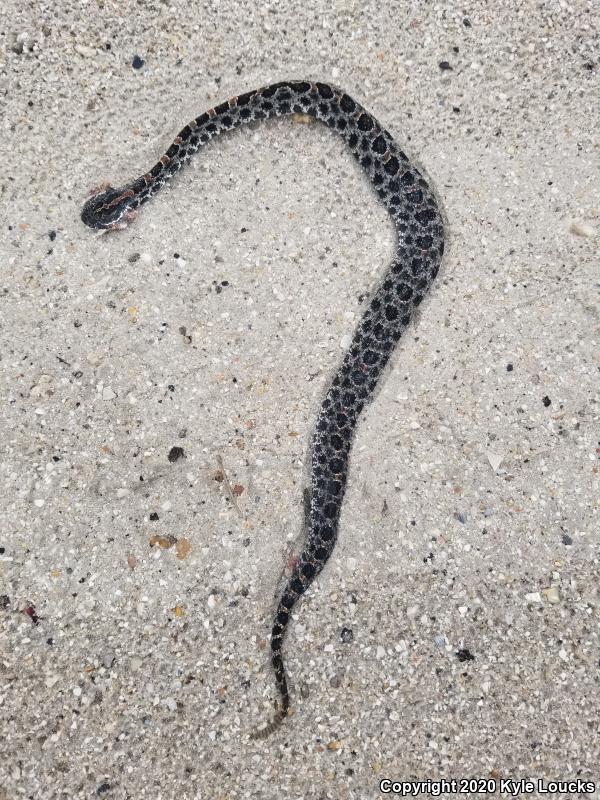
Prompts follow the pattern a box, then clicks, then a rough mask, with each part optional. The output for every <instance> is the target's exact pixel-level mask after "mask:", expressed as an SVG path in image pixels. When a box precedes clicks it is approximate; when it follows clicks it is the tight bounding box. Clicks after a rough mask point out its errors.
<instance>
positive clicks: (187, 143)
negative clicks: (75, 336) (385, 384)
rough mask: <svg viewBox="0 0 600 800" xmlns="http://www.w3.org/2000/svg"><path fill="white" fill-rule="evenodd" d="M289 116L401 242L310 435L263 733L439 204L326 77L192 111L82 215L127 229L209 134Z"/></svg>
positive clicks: (416, 298)
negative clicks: (340, 154) (310, 123)
mask: <svg viewBox="0 0 600 800" xmlns="http://www.w3.org/2000/svg"><path fill="white" fill-rule="evenodd" d="M294 113H297V114H308V115H310V116H312V117H316V118H317V119H318V120H321V121H322V122H324V123H325V124H326V125H327V126H328V127H330V128H332V129H333V130H335V131H337V133H339V134H340V135H341V136H342V138H343V139H344V141H345V142H346V144H347V145H348V147H349V148H350V151H351V152H352V154H353V155H354V157H355V158H356V159H357V161H358V162H359V163H360V165H361V166H362V168H363V170H364V171H365V173H366V175H367V176H368V178H369V180H370V181H371V183H372V184H373V186H374V188H375V190H376V192H377V194H378V195H379V198H380V199H381V201H382V203H383V205H384V206H385V207H386V209H387V210H388V211H389V213H390V215H391V218H392V220H393V223H394V226H395V228H396V232H397V245H396V252H395V255H394V258H393V260H392V263H391V264H390V265H389V267H388V269H387V271H386V273H385V275H384V276H383V280H382V281H381V283H380V285H379V287H378V288H377V289H376V291H375V292H374V294H373V295H372V297H371V299H370V302H369V304H368V306H367V308H366V311H365V312H364V314H363V316H362V318H361V320H360V323H359V325H358V327H357V329H356V331H355V333H354V336H353V338H352V341H351V344H350V347H349V349H348V350H347V352H346V353H345V355H344V357H343V360H342V363H341V366H340V367H339V369H338V370H337V372H336V374H335V376H334V378H333V381H332V383H331V385H330V387H329V389H328V391H327V394H326V396H325V399H324V400H323V403H322V405H321V408H320V411H319V415H318V418H317V422H316V428H315V432H314V435H313V439H312V455H311V458H312V472H311V486H310V507H309V510H308V533H307V538H306V542H305V544H304V548H303V550H302V552H301V554H300V556H299V558H298V561H297V563H296V565H295V567H294V569H293V572H292V575H291V576H290V578H289V580H288V582H287V585H286V587H285V589H284V591H283V594H282V596H281V598H280V600H279V604H278V607H277V611H276V615H275V620H274V622H273V628H272V632H271V660H272V664H273V669H274V672H275V678H276V682H277V687H278V690H279V696H280V703H279V707H278V710H277V713H276V716H275V718H274V720H273V721H272V722H271V723H270V724H269V725H268V726H267V727H266V728H264V729H263V730H262V731H260V732H259V735H264V734H266V733H269V732H271V731H272V730H273V729H274V728H275V726H276V725H277V724H279V723H280V722H281V721H282V720H283V718H284V717H285V716H286V715H287V714H288V711H289V708H290V697H289V692H288V686H287V681H286V673H285V668H284V662H283V654H282V645H283V638H284V635H285V632H286V628H287V625H288V622H289V619H290V613H291V610H292V608H293V606H294V604H295V603H296V602H297V601H298V598H300V597H301V596H302V595H303V594H304V592H305V591H306V590H307V589H308V587H309V586H310V584H311V583H312V582H313V580H314V579H315V577H316V576H317V575H318V574H319V573H320V572H321V570H322V569H323V567H324V566H325V564H326V563H327V560H328V558H329V556H330V555H331V553H332V551H333V548H334V546H335V542H336V538H337V531H338V523H339V518H340V512H341V508H342V500H343V497H344V491H345V487H346V478H347V473H348V461H349V455H350V448H351V445H352V438H353V433H354V429H355V427H356V424H357V421H358V418H359V416H360V414H361V412H362V410H363V408H364V407H365V406H366V405H367V403H368V402H369V401H370V400H371V398H372V396H373V392H374V390H375V387H376V385H377V382H378V380H379V378H380V376H381V373H382V371H383V369H384V367H385V365H386V363H387V361H388V359H389V357H390V354H391V353H392V351H393V349H394V347H395V345H396V343H397V341H398V339H399V338H400V336H401V334H402V333H403V331H404V330H405V329H406V327H407V326H408V324H409V322H410V320H411V317H412V314H413V312H414V311H415V309H416V308H417V306H418V305H419V303H420V302H421V301H422V299H423V297H424V295H425V293H426V292H427V291H428V289H429V287H430V285H431V283H432V281H433V279H434V278H435V276H436V274H437V272H438V269H439V266H440V263H441V259H442V254H443V250H444V230H443V223H442V217H441V214H440V211H439V208H438V204H437V202H436V199H435V196H434V194H433V192H432V190H431V189H430V187H429V185H428V184H427V182H426V180H425V178H424V177H423V176H422V175H421V173H420V172H419V170H418V169H417V168H416V167H415V166H414V165H413V164H411V163H410V162H409V160H408V158H407V156H406V155H405V154H404V153H403V152H402V150H401V149H400V147H399V146H398V145H397V144H396V143H395V142H394V140H393V139H392V137H391V135H390V134H389V133H388V132H387V131H386V130H385V129H384V128H383V127H382V126H381V125H380V124H379V123H378V122H377V120H376V119H375V118H374V117H373V116H372V115H371V114H370V113H369V112H368V111H366V110H365V109H364V108H363V107H362V106H361V105H359V103H357V102H356V100H354V99H352V98H351V97H350V96H349V95H348V94H346V93H345V92H343V91H342V90H340V89H337V88H335V87H332V86H330V85H329V84H326V83H314V82H311V81H284V82H282V83H275V84H272V85H271V86H266V87H263V88H261V89H256V90H254V91H250V92H246V93H245V94H241V95H238V96H236V97H232V98H231V99H229V100H227V101H226V102H224V103H221V104H220V105H218V106H216V107H215V108H211V109H210V110H209V111H207V112H205V113H204V114H201V115H200V116H198V117H196V118H195V119H193V120H192V121H191V122H190V123H189V124H188V125H186V126H185V127H184V128H183V129H182V130H181V131H180V133H179V134H178V136H177V137H176V138H175V140H174V141H173V143H172V144H171V146H170V147H169V149H168V150H167V151H166V153H165V154H164V155H162V156H161V158H160V159H159V161H158V162H157V163H156V164H155V166H154V167H153V168H152V169H151V170H150V171H149V172H147V173H145V174H144V175H142V176H141V177H139V178H137V179H136V180H133V181H131V182H130V183H127V184H125V185H124V186H121V187H120V188H117V189H115V188H112V187H102V188H101V189H99V190H97V192H96V193H95V194H93V196H92V197H90V199H89V200H88V201H87V202H86V203H85V205H84V207H83V210H82V213H81V218H82V220H83V222H84V223H85V224H86V225H88V226H90V227H91V228H96V229H100V230H103V229H104V230H106V229H114V228H118V227H123V226H124V225H125V224H126V223H127V222H128V221H129V220H130V219H132V217H133V212H134V211H135V209H137V208H138V207H139V206H141V205H142V203H145V202H146V201H147V200H148V199H149V198H150V197H152V195H154V194H156V192H158V191H159V190H160V189H161V188H162V187H163V186H164V185H165V184H166V183H167V182H168V180H169V179H170V178H171V177H172V176H173V175H174V174H175V173H177V172H178V171H179V170H180V169H181V168H182V167H183V166H184V165H185V164H186V162H187V161H188V160H189V159H190V158H191V156H192V155H193V154H194V153H196V152H197V151H198V150H200V149H201V148H202V146H203V145H205V144H206V143H207V142H209V141H210V140H211V139H213V138H214V137H215V136H218V135H219V134H221V133H223V132H225V131H228V130H231V129H232V128H236V127H238V126H241V125H243V124H244V123H247V122H251V121H253V120H259V119H268V118H270V117H275V116H282V115H286V114H294Z"/></svg>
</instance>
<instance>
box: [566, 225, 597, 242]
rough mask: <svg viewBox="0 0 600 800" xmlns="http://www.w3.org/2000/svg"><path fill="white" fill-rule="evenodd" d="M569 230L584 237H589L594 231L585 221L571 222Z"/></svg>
mask: <svg viewBox="0 0 600 800" xmlns="http://www.w3.org/2000/svg"><path fill="white" fill-rule="evenodd" d="M569 230H570V231H571V233H574V234H575V236H583V237H585V238H586V239H591V238H592V236H594V235H595V233H596V231H595V230H594V228H593V227H592V226H591V225H590V224H589V223H587V222H572V223H571V224H570V226H569Z"/></svg>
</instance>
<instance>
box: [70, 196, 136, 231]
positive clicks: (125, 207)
mask: <svg viewBox="0 0 600 800" xmlns="http://www.w3.org/2000/svg"><path fill="white" fill-rule="evenodd" d="M132 199H135V193H134V192H133V191H132V190H131V189H127V188H121V189H113V187H112V186H102V187H99V189H97V190H95V191H94V192H93V193H92V195H91V197H90V198H89V199H88V200H87V201H86V203H85V205H84V206H83V209H82V211H81V219H82V220H83V222H84V223H85V224H86V225H88V226H89V227H90V228H95V229H96V230H111V229H115V228H124V227H125V226H126V225H127V223H128V222H130V221H131V219H132V218H133V205H134V204H133V203H132Z"/></svg>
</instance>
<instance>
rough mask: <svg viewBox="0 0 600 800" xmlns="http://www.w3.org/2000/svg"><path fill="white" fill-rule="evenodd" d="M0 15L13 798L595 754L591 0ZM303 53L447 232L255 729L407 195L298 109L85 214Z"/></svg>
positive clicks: (2, 786)
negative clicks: (129, 215)
mask: <svg viewBox="0 0 600 800" xmlns="http://www.w3.org/2000/svg"><path fill="white" fill-rule="evenodd" d="M2 16H3V18H2V23H1V24H0V30H1V31H2V43H3V51H2V55H1V57H0V58H1V70H0V71H1V80H2V96H3V113H2V142H3V147H2V151H3V158H2V178H1V180H0V185H1V188H2V229H3V233H4V235H3V236H2V241H1V243H0V247H1V261H0V264H1V269H2V273H1V274H2V284H1V298H2V316H1V322H0V325H1V357H2V360H1V362H0V368H1V370H2V378H1V392H2V420H1V439H2V463H1V468H2V497H3V502H2V506H3V508H2V522H1V532H0V597H1V598H2V599H1V602H0V798H2V800H18V799H19V798H31V799H32V800H47V799H49V798H93V797H101V798H110V799H112V798H114V800H121V799H122V798H131V800H138V799H139V798H152V799H153V800H170V799H171V798H178V799H181V798H211V799H212V798H218V800H225V799H227V800H238V799H239V800H242V798H266V799H267V800H268V799H269V798H280V797H286V798H289V800H304V798H315V800H317V799H318V800H325V799H326V798H327V799H328V798H332V799H335V800H346V799H347V798H348V799H349V798H356V800H359V798H360V800H368V798H377V797H380V796H384V795H382V794H381V793H380V789H379V784H380V781H381V780H382V779H386V778H389V779H393V780H397V781H400V780H408V779H411V778H419V779H423V780H426V779H430V780H432V781H435V780H440V779H442V778H446V779H448V778H462V777H481V778H486V779H489V780H498V781H499V780H500V779H501V778H512V779H517V778H531V779H535V780H537V779H538V778H544V779H546V780H550V779H562V780H566V779H573V780H574V779H577V778H580V779H581V780H584V779H585V780H589V781H598V780H599V779H600V770H599V769H598V764H599V763H600V745H599V738H598V725H599V722H598V720H599V715H600V697H599V680H600V637H599V621H600V616H599V614H600V602H599V594H598V577H599V575H598V571H599V549H598V547H599V542H600V533H599V526H598V518H599V514H598V498H599V469H600V458H599V455H600V442H599V438H600V434H599V431H600V428H599V420H600V406H599V401H600V393H599V377H600V376H599V369H600V345H599V333H600V277H599V276H600V271H599V269H598V232H599V229H600V220H599V209H600V197H599V187H600V169H599V158H598V156H599V150H598V142H599V140H598V130H599V122H600V120H599V113H598V109H599V104H598V96H599V94H598V90H599V88H600V80H599V71H600V58H599V38H598V33H599V31H598V28H599V22H598V19H599V15H598V5H597V4H596V3H595V2H591V1H590V2H585V1H584V0H579V1H577V0H576V1H575V2H571V3H566V2H554V1H553V2H542V3H537V2H536V3H534V2H525V3H518V2H500V3H496V4H491V3H487V2H477V1H474V2H469V3H468V4H467V5H465V6H464V7H463V6H461V5H459V4H452V3H448V2H437V3H427V4H425V3H420V2H414V3H406V2H403V3H391V2H390V3H385V2H384V3H375V2H372V0H371V2H367V3H366V4H365V3H362V2H358V1H357V0H340V2H334V3H333V4H330V3H325V2H318V3H312V4H311V3H298V2H291V0H286V1H285V2H284V1H283V0H282V2H280V3H264V4H255V3H251V2H248V0H241V2H231V0H226V1H225V2H214V0H212V1H211V0H209V2H205V3H198V4H195V5H194V4H188V3H186V2H183V1H182V0H174V1H173V2H168V3H167V2H149V3H135V2H130V0H120V2H115V0H102V2H87V3H86V2H79V3H75V2H59V3H58V4H50V3H46V2H45V1H42V2H37V3H32V4H24V3H17V2H16V1H15V0H7V1H6V2H5V4H4V8H3V11H2ZM135 56H138V59H140V60H142V61H143V62H144V63H143V64H142V65H140V64H139V61H136V66H139V67H140V68H138V69H135V68H134V67H133V59H134V57H135ZM444 62H446V63H444ZM448 67H449V68H448ZM287 77H296V78H305V77H307V78H313V79H323V80H328V81H331V82H333V83H335V84H338V85H341V86H343V87H344V88H346V89H347V90H348V91H349V92H350V93H351V94H353V95H354V96H355V97H356V98H357V99H359V100H360V101H361V102H363V103H364V104H365V105H366V106H367V107H368V108H369V109H370V110H371V111H372V112H373V113H374V114H375V115H376V116H377V117H378V119H380V120H381V121H382V123H383V124H384V125H386V127H388V128H389V129H390V131H392V132H393V133H394V135H395V136H396V138H397V140H398V141H399V142H400V143H401V144H403V145H404V147H405V149H406V151H407V152H408V153H409V154H411V156H412V157H413V158H415V159H416V160H417V161H418V162H419V163H420V164H422V166H423V167H424V169H425V170H426V171H427V173H428V174H429V176H430V177H431V179H432V181H433V183H434V184H435V186H436V188H437V191H438V193H439V196H440V198H441V200H442V202H443V205H444V209H445V214H446V217H447V220H448V242H449V246H448V249H447V255H446V257H445V261H444V267H443V272H442V274H441V275H440V278H439V279H438V281H437V282H436V284H435V287H434V289H433V291H432V293H431V295H430V297H429V299H428V300H427V302H426V303H424V304H423V306H422V311H421V314H420V319H419V321H418V323H417V324H416V326H414V327H413V328H411V330H410V332H409V334H408V335H407V336H406V337H405V338H404V340H403V341H402V342H401V344H400V346H399V347H398V349H397V352H396V353H395V355H394V358H393V363H392V366H391V368H390V369H389V370H388V372H387V374H386V376H385V378H384V380H383V383H382V386H381V389H380V391H379V393H378V396H377V399H376V401H375V402H374V403H373V405H372V406H371V407H370V409H369V410H368V412H367V413H366V414H365V415H364V418H363V421H362V424H361V425H360V428H359V431H358V435H357V437H356V441H355V447H354V451H353V458H352V468H351V476H350V482H349V488H348V493H347V498H346V503H345V509H344V513H343V517H342V524H341V532H340V540H339V544H338V547H337V549H336V551H335V554H334V557H333V558H332V559H331V561H330V563H329V565H328V567H327V569H326V570H325V572H324V573H323V575H322V576H321V577H320V579H319V580H318V582H317V584H315V586H314V587H313V589H312V590H311V591H310V593H309V595H308V596H307V597H306V598H305V600H304V601H303V602H302V604H301V605H300V606H298V607H297V609H296V614H295V615H294V623H293V624H292V626H291V630H290V634H289V636H288V639H287V644H286V653H287V663H288V667H289V671H290V680H291V684H292V692H293V704H294V709H295V714H294V716H293V717H291V718H290V719H289V720H287V722H286V725H285V727H284V728H283V729H282V730H281V731H279V732H278V733H277V734H275V735H273V736H272V737H271V738H270V739H267V740H265V741H262V742H254V741H250V740H249V738H248V734H249V732H250V731H251V730H252V729H253V728H254V727H256V726H257V725H259V724H260V723H261V722H262V721H263V720H265V719H267V718H268V717H269V716H270V714H271V710H272V700H273V697H274V683H273V677H272V674H271V671H270V668H269V665H268V633H269V630H270V625H271V615H272V612H273V606H274V596H275V593H276V592H277V590H278V587H279V586H280V584H281V576H282V572H283V569H284V567H285V564H286V561H288V560H289V558H290V555H291V554H292V553H293V551H294V548H297V547H298V546H299V536H300V534H301V528H302V488H303V486H304V482H305V480H306V464H305V460H306V451H307V447H308V442H309V437H310V434H311V432H312V426H313V424H314V420H315V416H316V411H317V407H318V404H319V400H320V398H321V397H322V395H323V393H324V390H325V387H326V385H327V381H328V380H329V378H330V376H331V375H332V373H333V371H334V369H335V367H336V365H337V363H338V362H339V360H340V358H341V355H342V349H341V345H343V343H344V341H345V337H347V336H348V334H349V333H350V332H351V331H352V330H353V328H354V326H355V324H356V322H357V320H358V318H359V316H360V314H361V308H362V307H363V305H362V304H363V303H364V297H363V295H364V294H365V293H367V292H368V291H369V288H370V287H372V286H373V285H374V283H375V281H376V279H377V276H378V275H379V274H381V272H382V271H383V270H384V269H385V265H386V262H387V261H388V259H389V258H390V256H391V251H392V245H393V240H392V229H391V225H390V223H389V222H388V219H387V216H386V213H385V211H384V210H383V209H382V208H381V207H380V206H379V205H378V203H377V202H376V199H375V197H374V195H373V193H372V191H371V190H370V187H369V186H368V184H367V182H366V180H365V178H364V177H363V176H362V174H361V173H360V171H359V169H358V167H357V166H356V165H355V164H354V162H353V160H352V159H351V157H350V156H349V154H348V153H347V152H346V151H345V149H344V146H343V143H342V142H341V140H338V139H337V138H335V136H334V135H333V134H331V133H330V132H328V131H327V130H326V129H324V128H322V127H320V126H318V125H303V124H299V123H298V122H293V121H291V120H289V119H288V120H282V121H276V122H273V123H270V124H267V125H262V126H259V127H257V128H256V129H254V130H243V131H238V132H236V133H234V134H232V135H230V136H227V137H226V138H223V139H221V140H219V141H217V142H215V143H214V144H213V145H211V146H210V147H208V148H207V149H206V151H205V152H204V153H203V154H201V155H200V156H199V157H197V159H196V163H195V165H194V167H192V168H190V169H189V170H187V171H186V173H185V174H182V175H181V176H180V177H179V179H178V180H177V181H176V183H175V184H174V185H173V186H172V189H170V190H168V191H166V192H164V193H163V194H162V195H159V196H157V197H156V198H155V199H154V200H153V202H152V203H151V204H149V205H148V206H146V207H145V208H144V209H143V211H142V212H141V213H140V215H139V218H138V220H137V221H136V222H135V223H134V224H132V225H131V226H130V227H129V228H128V229H127V230H125V231H123V232H120V233H117V234H114V235H109V236H103V237H100V238H98V237H96V236H94V234H93V233H92V232H91V231H89V230H87V229H85V228H84V227H83V226H82V224H81V223H80V220H79V210H80V207H81V203H82V199H83V198H84V196H85V194H86V192H87V191H88V190H89V189H91V188H92V187H93V186H95V185H97V184H98V183H100V182H101V181H102V180H107V179H108V180H110V181H112V182H113V183H120V182H124V181H126V180H128V179H130V178H132V177H135V176H137V175H139V174H141V173H142V172H144V171H145V170H146V169H147V168H149V167H150V166H151V165H152V164H153V163H154V162H155V161H156V159H157V157H158V156H159V155H160V154H161V153H162V152H163V151H164V150H165V149H166V147H167V146H168V144H169V142H170V140H171V139H172V138H173V136H174V135H175V134H176V132H177V131H178V130H179V129H180V128H181V127H182V125H183V124H185V123H186V122H187V121H188V120H189V119H190V118H191V117H193V116H195V115H196V114H198V113H200V112H201V111H203V110H205V109H206V108H208V107H209V106H211V105H213V104H214V103H216V102H218V101H220V100H223V99H226V98H227V97H228V96H230V95H231V94H235V93H238V92H240V91H243V90H247V89H250V88H254V87H256V86H260V85H262V84H265V83H269V82H272V81H275V80H280V79H283V78H287ZM224 282H227V283H224ZM173 448H181V449H182V450H183V454H181V452H180V451H178V450H173ZM169 455H170V456H171V458H169ZM178 455H179V456H180V457H177V456H178ZM223 473H224V474H225V476H226V478H227V480H225V479H224V474H223ZM232 498H233V499H234V500H235V504H234V502H232ZM344 629H346V630H344ZM342 631H344V632H343V634H342ZM488 786H489V785H488ZM435 791H436V786H435V785H431V786H430V787H429V791H425V792H424V793H423V794H422V795H421V796H432V795H434V794H435ZM536 793H537V794H538V795H540V796H542V795H541V790H540V789H539V788H538V789H537V790H536ZM388 796H390V795H388ZM396 796H398V795H396ZM473 796H479V797H484V796H485V793H482V794H479V795H473ZM520 796H525V794H524V793H521V795H520ZM529 796H532V795H529ZM561 796H569V797H575V796H591V795H590V794H589V793H588V794H585V793H582V792H581V791H580V792H568V791H567V793H566V794H565V793H564V792H563V794H562V795H561Z"/></svg>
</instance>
